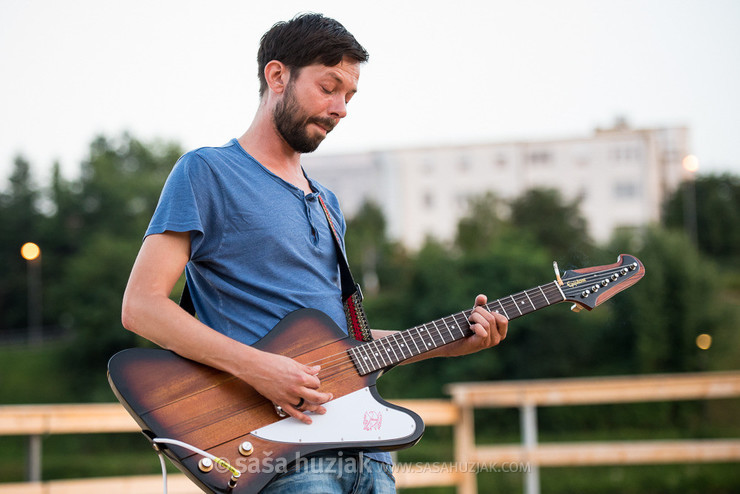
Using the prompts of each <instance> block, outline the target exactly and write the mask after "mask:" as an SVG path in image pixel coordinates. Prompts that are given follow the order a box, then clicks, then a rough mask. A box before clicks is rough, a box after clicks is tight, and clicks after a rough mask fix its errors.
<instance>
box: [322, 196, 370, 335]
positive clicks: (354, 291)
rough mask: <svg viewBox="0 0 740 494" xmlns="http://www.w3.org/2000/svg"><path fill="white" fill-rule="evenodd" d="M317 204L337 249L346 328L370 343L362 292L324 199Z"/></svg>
mask: <svg viewBox="0 0 740 494" xmlns="http://www.w3.org/2000/svg"><path fill="white" fill-rule="evenodd" d="M319 202H320V203H321V208H322V209H323V210H324V214H325V215H326V219H327V220H328V221H329V229H330V230H331V233H332V236H333V237H334V247H336V249H337V259H338V260H339V274H340V277H341V280H342V302H343V303H344V315H345V316H346V317H347V328H348V329H349V331H350V334H351V335H352V336H353V337H354V338H355V339H356V340H358V341H371V340H372V339H373V336H372V333H371V332H370V325H369V323H368V321H367V316H366V315H365V309H364V307H363V306H362V290H361V289H360V285H358V284H357V283H355V280H354V278H352V273H351V272H350V270H349V263H348V262H347V258H346V257H345V256H344V251H343V250H342V243H341V241H340V240H339V234H338V233H337V230H336V229H335V228H334V222H333V221H332V219H331V215H330V214H329V209H328V208H327V207H326V203H325V202H324V199H323V198H322V197H321V194H319Z"/></svg>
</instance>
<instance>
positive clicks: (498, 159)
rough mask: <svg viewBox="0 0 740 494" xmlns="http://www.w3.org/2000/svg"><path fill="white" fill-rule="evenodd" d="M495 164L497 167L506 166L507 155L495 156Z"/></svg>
mask: <svg viewBox="0 0 740 494" xmlns="http://www.w3.org/2000/svg"><path fill="white" fill-rule="evenodd" d="M492 162H493V165H494V166H495V167H497V168H504V167H505V166H506V155H503V154H499V155H497V156H494V157H493V160H492Z"/></svg>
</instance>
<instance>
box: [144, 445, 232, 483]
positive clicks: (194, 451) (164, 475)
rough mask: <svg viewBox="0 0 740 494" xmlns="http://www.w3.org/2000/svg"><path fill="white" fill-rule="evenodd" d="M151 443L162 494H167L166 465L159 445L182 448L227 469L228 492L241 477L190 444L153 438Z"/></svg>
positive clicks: (223, 463)
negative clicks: (155, 455)
mask: <svg viewBox="0 0 740 494" xmlns="http://www.w3.org/2000/svg"><path fill="white" fill-rule="evenodd" d="M151 440H152V442H153V443H154V450H155V451H156V452H157V456H159V463H160V464H161V465H162V482H163V484H164V491H163V492H164V494H167V465H166V463H165V461H164V453H162V450H161V449H160V448H159V444H160V443H161V444H172V445H175V446H180V447H182V448H185V449H187V450H190V451H192V452H193V453H196V454H199V455H201V456H203V457H204V458H208V459H209V460H211V461H212V462H213V463H215V464H216V465H220V466H222V467H224V468H225V469H227V470H228V471H229V472H231V479H230V480H229V483H228V488H229V491H230V490H231V489H233V488H234V487H236V483H237V481H238V480H239V477H240V476H241V472H240V471H239V470H237V469H236V468H234V467H233V466H231V464H230V463H229V462H228V461H226V460H224V459H222V458H219V457H217V456H214V455H212V454H211V453H208V452H206V451H203V450H202V449H199V448H196V447H195V446H193V445H192V444H188V443H185V442H183V441H178V440H177V439H168V438H165V437H154V438H151Z"/></svg>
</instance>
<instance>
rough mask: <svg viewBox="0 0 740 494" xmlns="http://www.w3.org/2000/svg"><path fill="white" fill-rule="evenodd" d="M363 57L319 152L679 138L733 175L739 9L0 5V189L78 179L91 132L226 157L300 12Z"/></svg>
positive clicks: (698, 3) (712, 4) (714, 167)
mask: <svg viewBox="0 0 740 494" xmlns="http://www.w3.org/2000/svg"><path fill="white" fill-rule="evenodd" d="M307 11H311V12H321V13H324V14H326V15H328V16H330V17H334V18H336V19H337V20H339V21H340V22H342V23H343V24H344V25H345V27H347V29H348V30H349V31H350V32H352V33H353V34H354V35H355V37H356V38H357V39H358V40H359V41H360V43H361V44H362V45H363V46H365V48H366V49H367V50H368V51H369V53H370V61H369V63H368V64H366V65H365V66H363V68H362V73H361V76H360V83H359V92H358V94H357V95H356V96H355V98H354V99H353V100H352V102H351V103H350V105H349V108H348V110H349V113H348V116H347V118H346V119H345V120H344V121H343V122H342V123H341V124H340V125H339V126H338V127H337V128H336V129H335V130H334V132H332V134H331V135H330V136H329V137H328V139H327V140H326V141H325V142H324V143H323V144H322V146H321V147H320V149H319V151H317V153H322V154H336V153H345V152H355V151H360V152H361V151H371V150H381V149H388V148H400V147H417V146H425V145H438V144H464V143H479V142H486V141H492V142H501V141H511V140H538V139H557V138H573V137H586V136H589V135H591V134H592V132H593V130H594V128H596V127H608V126H610V125H612V124H613V122H614V121H615V119H616V118H617V117H623V118H626V119H627V121H628V122H629V123H630V124H631V125H633V126H635V127H664V126H687V127H688V128H689V129H690V133H691V134H690V135H691V139H690V148H691V150H692V153H693V154H695V155H696V156H697V157H698V158H699V163H700V172H704V173H710V172H725V171H729V172H732V173H736V174H740V139H738V137H739V136H738V134H739V131H740V29H738V26H739V25H740V1H736V0H724V1H723V0H686V1H682V0H639V1H638V0H623V1H618V2H615V1H600V0H582V1H581V0H559V1H557V2H552V1H544V0H541V1H533V0H508V1H502V0H487V1H482V0H479V1H468V0H455V1H454V2H453V1H436V0H424V1H401V0H394V1H386V0H374V1H372V2H363V1H354V2H350V1H347V0H340V1H311V0H303V1H294V0H282V1H280V2H254V1H248V0H241V1H236V0H213V1H209V2H203V1H190V0H177V1H173V0H158V1H149V0H145V1H142V0H127V1H125V2H124V1H117V2H113V1H108V0H94V1H88V0H76V1H72V2H59V1H52V0H36V1H34V0H26V1H22V0H0V26H2V27H1V28H0V71H1V72H2V76H1V77H0V184H2V183H4V182H5V181H6V179H7V177H8V176H9V174H10V172H11V170H12V163H13V160H14V158H15V156H17V155H19V154H21V155H23V156H24V157H26V159H28V160H29V161H30V162H31V164H32V167H33V170H34V174H35V176H36V179H37V182H40V183H44V181H45V180H47V179H48V174H49V170H50V169H51V165H52V164H53V163H54V162H55V161H58V162H59V163H60V164H61V166H62V171H63V173H64V175H65V176H67V177H68V178H73V177H75V176H77V174H78V173H79V169H80V163H81V162H82V161H83V160H84V159H85V157H86V156H87V154H88V149H89V144H90V142H91V141H92V139H93V138H94V137H95V136H96V135H99V134H103V135H106V136H109V137H117V136H120V135H122V133H123V132H129V133H131V134H132V135H134V136H135V137H137V138H139V139H142V140H144V141H154V140H156V139H165V140H173V141H177V142H179V143H180V144H181V145H182V146H183V148H184V149H191V148H195V147H200V146H209V145H221V144H223V143H225V142H226V141H228V140H229V139H230V138H232V137H238V136H240V135H241V134H242V133H243V132H244V130H246V128H247V127H248V126H249V124H250V122H251V120H252V116H253V115H254V111H255V109H256V107H257V103H258V95H257V92H258V82H257V76H256V71H257V68H256V53H257V47H258V44H259V39H260V37H261V36H262V34H263V33H264V32H265V31H266V30H268V29H269V28H270V27H271V26H272V24H274V23H275V22H277V21H280V20H287V19H289V18H291V17H293V16H294V15H295V14H296V13H299V12H307Z"/></svg>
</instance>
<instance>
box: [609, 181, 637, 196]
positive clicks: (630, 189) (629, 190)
mask: <svg viewBox="0 0 740 494" xmlns="http://www.w3.org/2000/svg"><path fill="white" fill-rule="evenodd" d="M639 195H640V187H639V185H638V184H636V183H634V182H617V183H616V184H614V197H616V198H618V199H630V198H634V197H637V196H639Z"/></svg>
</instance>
